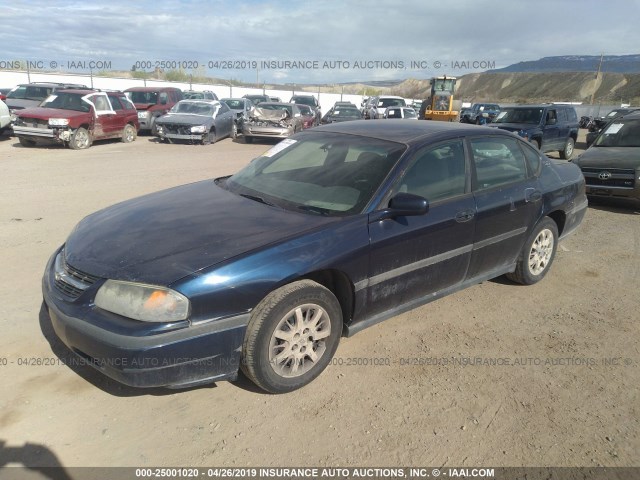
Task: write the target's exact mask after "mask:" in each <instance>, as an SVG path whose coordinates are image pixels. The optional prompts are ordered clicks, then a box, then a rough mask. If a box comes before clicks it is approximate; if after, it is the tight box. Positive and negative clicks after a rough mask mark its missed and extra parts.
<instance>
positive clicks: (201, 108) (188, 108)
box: [169, 102, 213, 117]
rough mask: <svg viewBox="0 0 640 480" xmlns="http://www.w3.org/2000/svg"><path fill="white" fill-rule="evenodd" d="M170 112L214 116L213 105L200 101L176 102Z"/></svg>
mask: <svg viewBox="0 0 640 480" xmlns="http://www.w3.org/2000/svg"><path fill="white" fill-rule="evenodd" d="M169 112H170V113H181V114H182V113H186V114H189V115H203V116H206V117H212V116H213V107H212V106H211V105H209V104H207V103H199V102H178V103H176V104H175V105H174V106H173V108H172V109H171V110H169Z"/></svg>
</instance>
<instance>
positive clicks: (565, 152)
mask: <svg viewBox="0 0 640 480" xmlns="http://www.w3.org/2000/svg"><path fill="white" fill-rule="evenodd" d="M575 143H576V142H575V140H574V139H573V138H572V137H569V138H567V143H565V144H564V148H563V149H562V150H560V151H559V152H558V153H560V158H562V159H564V160H568V159H570V158H571V155H573V147H574V146H575Z"/></svg>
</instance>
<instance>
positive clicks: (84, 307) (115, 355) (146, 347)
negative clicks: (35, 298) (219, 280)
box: [42, 252, 249, 388]
mask: <svg viewBox="0 0 640 480" xmlns="http://www.w3.org/2000/svg"><path fill="white" fill-rule="evenodd" d="M57 253H58V252H56V253H55V254H54V256H53V257H52V258H51V260H50V261H49V263H48V264H47V269H46V270H45V274H44V277H43V279H42V291H43V295H44V300H45V303H46V305H47V308H48V311H49V316H50V318H51V325H52V327H53V330H54V331H55V333H56V335H57V336H58V337H59V339H60V340H61V341H62V342H63V343H64V344H65V345H66V346H67V347H68V348H69V349H70V350H71V351H72V352H74V353H75V354H76V355H78V356H79V357H80V359H81V362H82V363H83V364H85V363H86V364H87V365H90V366H92V367H93V368H95V369H97V370H98V371H100V372H102V373H103V374H104V375H106V376H108V377H110V378H112V379H114V380H116V381H118V382H120V383H123V384H125V385H129V386H132V387H172V388H184V387H188V386H191V385H195V384H200V383H207V382H213V381H217V380H228V379H234V378H235V377H236V376H237V373H238V368H239V366H240V358H241V349H242V341H243V339H244V334H245V331H246V327H247V324H248V322H249V314H243V315H238V316H235V317H230V318H225V319H220V320H210V321H205V322H199V323H198V324H197V325H195V324H194V325H188V326H186V327H184V328H180V329H176V330H172V331H169V332H163V333H155V334H153V332H145V331H143V330H142V329H143V328H144V327H146V325H143V324H144V322H136V321H134V320H130V322H135V323H137V324H138V325H140V329H139V330H138V331H137V332H136V331H130V332H129V333H124V332H122V331H114V330H110V329H107V328H104V327H103V326H102V325H103V322H101V316H102V317H103V318H104V316H105V315H113V314H109V313H108V312H104V311H101V310H100V309H99V308H97V307H95V305H93V302H92V301H91V302H80V303H78V301H80V300H81V298H82V297H80V298H78V300H76V301H74V300H67V299H65V298H64V295H63V294H61V293H60V292H59V291H58V290H57V289H56V287H55V286H54V281H55V278H54V272H53V260H54V258H55V255H56V254H57ZM105 323H106V322H105Z"/></svg>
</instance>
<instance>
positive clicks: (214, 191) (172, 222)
mask: <svg viewBox="0 0 640 480" xmlns="http://www.w3.org/2000/svg"><path fill="white" fill-rule="evenodd" d="M336 220H337V218H336V217H322V216H315V215H308V214H304V213H297V212H291V211H285V210H282V209H279V208H277V207H271V206H268V205H265V204H262V203H259V202H256V201H254V200H249V199H247V198H244V197H241V196H238V195H236V194H234V193H231V192H229V191H227V190H224V189H222V188H220V187H219V186H217V185H216V184H215V183H214V181H213V180H207V181H202V182H198V183H193V184H189V185H184V186H181V187H175V188H172V189H169V190H163V191H160V192H157V193H153V194H150V195H146V196H143V197H139V198H134V199H132V200H128V201H125V202H122V203H119V204H117V205H113V206H111V207H108V208H106V209H104V210H101V211H99V212H96V213H94V214H92V215H89V216H88V217H86V218H84V219H83V220H82V221H81V222H80V223H79V224H78V225H77V226H76V228H75V229H74V231H73V232H72V233H71V235H70V236H69V238H68V239H67V242H66V245H65V255H66V260H67V262H68V263H69V264H70V265H72V266H73V267H74V268H76V269H78V270H81V271H83V272H86V273H90V274H92V275H96V276H99V277H102V278H112V279H118V280H127V281H132V282H143V283H150V284H159V285H170V284H171V283H173V282H175V281H177V280H179V279H180V278H183V277H184V276H186V275H189V274H191V273H193V272H196V271H198V270H201V269H203V268H206V267H209V266H212V265H215V264H217V263H220V262H223V261H225V260H228V259H230V258H233V257H235V256H238V255H242V254H243V253H246V252H249V251H252V250H255V249H258V248H260V247H263V246H266V245H269V244H273V243H277V242H280V241H284V240H286V239H288V238H291V237H293V236H296V235H299V234H301V233H304V232H306V231H309V230H313V229H315V228H317V227H320V226H322V225H324V224H328V223H332V222H335V221H336Z"/></svg>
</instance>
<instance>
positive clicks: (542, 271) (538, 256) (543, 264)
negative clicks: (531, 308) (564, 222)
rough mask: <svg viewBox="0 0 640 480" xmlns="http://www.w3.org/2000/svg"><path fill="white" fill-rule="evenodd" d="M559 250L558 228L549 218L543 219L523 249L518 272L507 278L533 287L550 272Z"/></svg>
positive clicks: (508, 275)
mask: <svg viewBox="0 0 640 480" xmlns="http://www.w3.org/2000/svg"><path fill="white" fill-rule="evenodd" d="M557 248H558V226H557V225H556V222H554V221H553V220H552V219H550V218H549V217H545V218H543V219H542V220H541V221H540V222H539V223H538V225H536V227H535V228H534V229H533V232H531V235H529V238H527V241H526V242H525V244H524V246H523V247H522V251H521V252H520V256H519V257H518V261H517V265H516V270H515V271H514V272H513V273H508V274H507V278H509V279H510V280H512V281H514V282H517V283H521V284H523V285H533V284H534V283H537V282H539V281H540V280H542V279H543V278H544V276H545V275H546V274H547V272H548V271H549V268H550V267H551V264H552V263H553V259H554V258H555V256H556V250H557Z"/></svg>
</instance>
